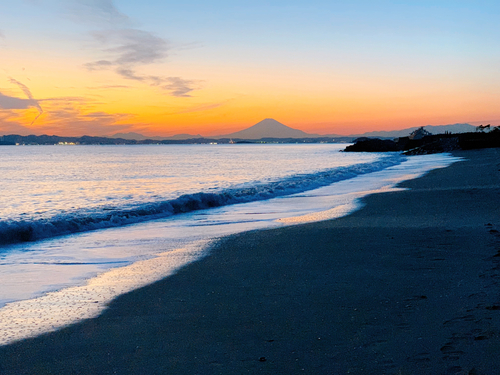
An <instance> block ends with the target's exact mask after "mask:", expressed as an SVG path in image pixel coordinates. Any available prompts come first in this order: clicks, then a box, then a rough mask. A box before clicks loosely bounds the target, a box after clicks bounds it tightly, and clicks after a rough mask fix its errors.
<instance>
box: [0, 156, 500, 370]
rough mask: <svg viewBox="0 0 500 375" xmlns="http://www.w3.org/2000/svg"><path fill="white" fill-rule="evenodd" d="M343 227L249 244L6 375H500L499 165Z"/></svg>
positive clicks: (220, 249)
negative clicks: (247, 374) (246, 374)
mask: <svg viewBox="0 0 500 375" xmlns="http://www.w3.org/2000/svg"><path fill="white" fill-rule="evenodd" d="M456 155H457V156H463V157H465V158H466V159H467V160H466V161H464V162H459V163H455V164H453V165H452V166H450V167H448V168H445V169H440V170H435V171H432V172H430V173H429V174H427V175H426V176H424V177H423V178H420V179H416V180H411V181H407V182H404V183H403V184H401V186H403V187H408V188H410V190H405V191H399V192H390V193H382V194H376V195H372V196H369V197H367V198H365V199H364V202H365V203H366V206H365V207H364V208H363V209H361V210H359V211H357V212H355V213H353V214H351V215H349V216H347V217H344V218H341V219H337V220H331V221H325V222H320V223H314V224H306V225H300V226H291V227H287V228H281V229H273V230H263V231H254V232H247V233H243V234H239V235H234V236H230V237H228V238H225V239H223V240H221V241H220V243H219V244H218V245H217V246H216V247H215V248H214V249H213V250H212V253H211V254H210V255H209V256H207V257H205V258H204V259H202V260H200V261H197V262H194V263H192V264H190V265H188V266H186V267H185V268H183V269H182V270H180V271H179V272H178V273H177V274H176V275H174V276H171V277H169V278H166V279H164V280H162V281H159V282H157V283H154V284H152V285H149V286H147V287H144V288H141V289H138V290H136V291H133V292H130V293H128V294H126V295H123V296H121V297H119V298H117V299H116V300H115V301H113V302H112V303H111V304H110V306H109V309H108V310H107V311H105V312H104V313H103V314H102V315H101V316H100V317H98V318H95V319H90V320H87V321H84V322H82V323H80V324H77V325H73V326H70V327H67V328H65V329H62V330H60V331H57V332H53V333H50V334H46V335H43V336H40V337H37V338H34V339H27V340H24V341H21V342H19V343H15V344H12V345H9V346H3V347H0V374H108V373H109V374H244V373H250V374H254V373H255V374H257V373H259V374H261V373H264V374H498V373H500V361H499V359H498V358H499V355H500V149H490V150H481V151H468V152H461V153H456Z"/></svg>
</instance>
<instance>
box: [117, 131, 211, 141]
mask: <svg viewBox="0 0 500 375" xmlns="http://www.w3.org/2000/svg"><path fill="white" fill-rule="evenodd" d="M110 138H120V139H129V140H132V139H134V140H136V141H143V140H145V139H153V140H156V141H162V140H165V139H167V140H175V141H179V140H185V139H193V138H203V137H202V136H201V135H199V134H197V135H192V134H176V135H174V136H172V137H159V136H156V137H147V136H145V135H142V134H139V133H134V132H130V133H116V134H115V135H112V136H110Z"/></svg>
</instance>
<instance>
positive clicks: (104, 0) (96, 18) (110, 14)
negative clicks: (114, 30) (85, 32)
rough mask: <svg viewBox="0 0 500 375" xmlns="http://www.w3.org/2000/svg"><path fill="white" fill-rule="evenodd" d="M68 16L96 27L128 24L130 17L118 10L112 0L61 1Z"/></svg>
mask: <svg viewBox="0 0 500 375" xmlns="http://www.w3.org/2000/svg"><path fill="white" fill-rule="evenodd" d="M62 3H63V4H64V6H65V8H66V9H67V13H68V16H69V17H70V18H71V19H72V20H73V21H75V22H78V23H86V24H92V25H95V26H98V27H102V26H107V25H110V24H112V25H122V26H123V25H125V26H130V25H131V24H132V21H131V20H130V18H129V17H128V16H127V15H125V14H123V13H122V12H120V11H119V10H118V9H117V8H116V6H115V5H114V3H113V1H112V0H65V1H62Z"/></svg>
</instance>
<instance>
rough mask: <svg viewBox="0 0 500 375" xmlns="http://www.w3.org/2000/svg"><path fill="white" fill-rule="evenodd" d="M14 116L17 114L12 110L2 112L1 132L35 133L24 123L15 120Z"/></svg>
mask: <svg viewBox="0 0 500 375" xmlns="http://www.w3.org/2000/svg"><path fill="white" fill-rule="evenodd" d="M14 117H15V114H14V113H12V112H11V111H2V112H0V134H20V135H28V134H30V133H33V132H32V131H31V129H29V128H27V127H26V126H24V125H21V124H20V123H19V122H17V121H13V120H12V119H13V118H14Z"/></svg>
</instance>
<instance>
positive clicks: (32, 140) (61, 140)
mask: <svg viewBox="0 0 500 375" xmlns="http://www.w3.org/2000/svg"><path fill="white" fill-rule="evenodd" d="M353 139H354V138H353V137H338V138H332V137H318V138H261V139H257V140H256V139H238V138H236V139H232V138H221V139H213V138H203V137H202V138H191V139H178V140H175V139H164V140H156V139H141V140H137V139H124V138H110V137H91V136H86V135H85V136H83V137H60V136H57V135H26V136H23V135H17V134H10V135H3V136H0V146H3V145H61V146H66V145H156V144H161V145H170V144H172V145H181V144H238V143H254V144H255V143H350V142H352V141H353Z"/></svg>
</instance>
